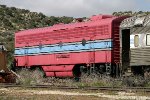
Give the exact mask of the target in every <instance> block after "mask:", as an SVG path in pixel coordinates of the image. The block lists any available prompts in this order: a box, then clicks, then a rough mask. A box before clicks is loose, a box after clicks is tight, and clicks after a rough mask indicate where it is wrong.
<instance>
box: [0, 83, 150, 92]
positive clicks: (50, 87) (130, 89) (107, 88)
mask: <svg viewBox="0 0 150 100" xmlns="http://www.w3.org/2000/svg"><path fill="white" fill-rule="evenodd" d="M0 87H3V88H10V87H23V88H47V89H65V90H97V91H130V92H131V91H132V92H133V91H134V92H150V87H91V86H82V87H79V86H78V87H75V86H62V85H18V84H0Z"/></svg>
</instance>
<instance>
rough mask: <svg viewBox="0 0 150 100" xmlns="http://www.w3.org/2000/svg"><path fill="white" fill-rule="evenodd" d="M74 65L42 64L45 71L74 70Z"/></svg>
mask: <svg viewBox="0 0 150 100" xmlns="http://www.w3.org/2000/svg"><path fill="white" fill-rule="evenodd" d="M73 67H74V65H64V66H42V68H43V70H44V71H45V72H61V71H62V72H65V71H72V69H73Z"/></svg>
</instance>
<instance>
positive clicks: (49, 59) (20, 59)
mask: <svg viewBox="0 0 150 100" xmlns="http://www.w3.org/2000/svg"><path fill="white" fill-rule="evenodd" d="M125 18H126V17H115V16H110V15H97V16H92V17H91V18H90V19H89V21H82V22H75V23H70V24H56V25H53V26H50V27H44V28H36V29H29V30H24V31H19V32H17V33H15V60H16V62H17V63H16V67H17V68H22V67H27V68H33V67H40V68H41V69H42V70H43V71H44V73H45V75H46V76H50V77H76V76H80V75H81V72H82V71H83V72H87V71H92V70H93V69H94V70H96V71H98V72H100V73H108V74H115V73H116V71H117V72H119V71H118V70H120V68H119V67H117V66H116V65H117V64H119V62H120V40H119V26H120V23H121V21H122V20H123V19H125Z"/></svg>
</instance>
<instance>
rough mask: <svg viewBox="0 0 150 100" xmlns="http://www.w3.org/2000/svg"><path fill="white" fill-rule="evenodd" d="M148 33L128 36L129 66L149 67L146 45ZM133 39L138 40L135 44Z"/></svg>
mask: <svg viewBox="0 0 150 100" xmlns="http://www.w3.org/2000/svg"><path fill="white" fill-rule="evenodd" d="M147 36H150V33H140V34H132V35H130V56H131V57H130V65H131V66H144V65H150V46H149V45H147V41H149V38H147ZM135 37H136V38H137V39H138V42H137V41H136V42H137V44H135Z"/></svg>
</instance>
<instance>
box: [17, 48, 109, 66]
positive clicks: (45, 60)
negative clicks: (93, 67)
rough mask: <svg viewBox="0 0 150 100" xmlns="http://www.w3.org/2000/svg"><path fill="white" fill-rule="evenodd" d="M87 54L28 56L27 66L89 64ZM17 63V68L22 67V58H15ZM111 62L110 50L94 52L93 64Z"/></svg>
mask: <svg viewBox="0 0 150 100" xmlns="http://www.w3.org/2000/svg"><path fill="white" fill-rule="evenodd" d="M89 54H90V53H89V52H78V53H65V54H47V55H35V56H28V59H29V61H30V62H29V66H32V65H60V64H80V63H81V64H82V63H89V62H90V61H89V60H90V59H89V57H90V56H89ZM106 55H107V56H106ZM15 58H16V59H17V61H18V66H25V65H24V56H17V57H15ZM105 62H111V50H109V51H96V52H95V63H105Z"/></svg>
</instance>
